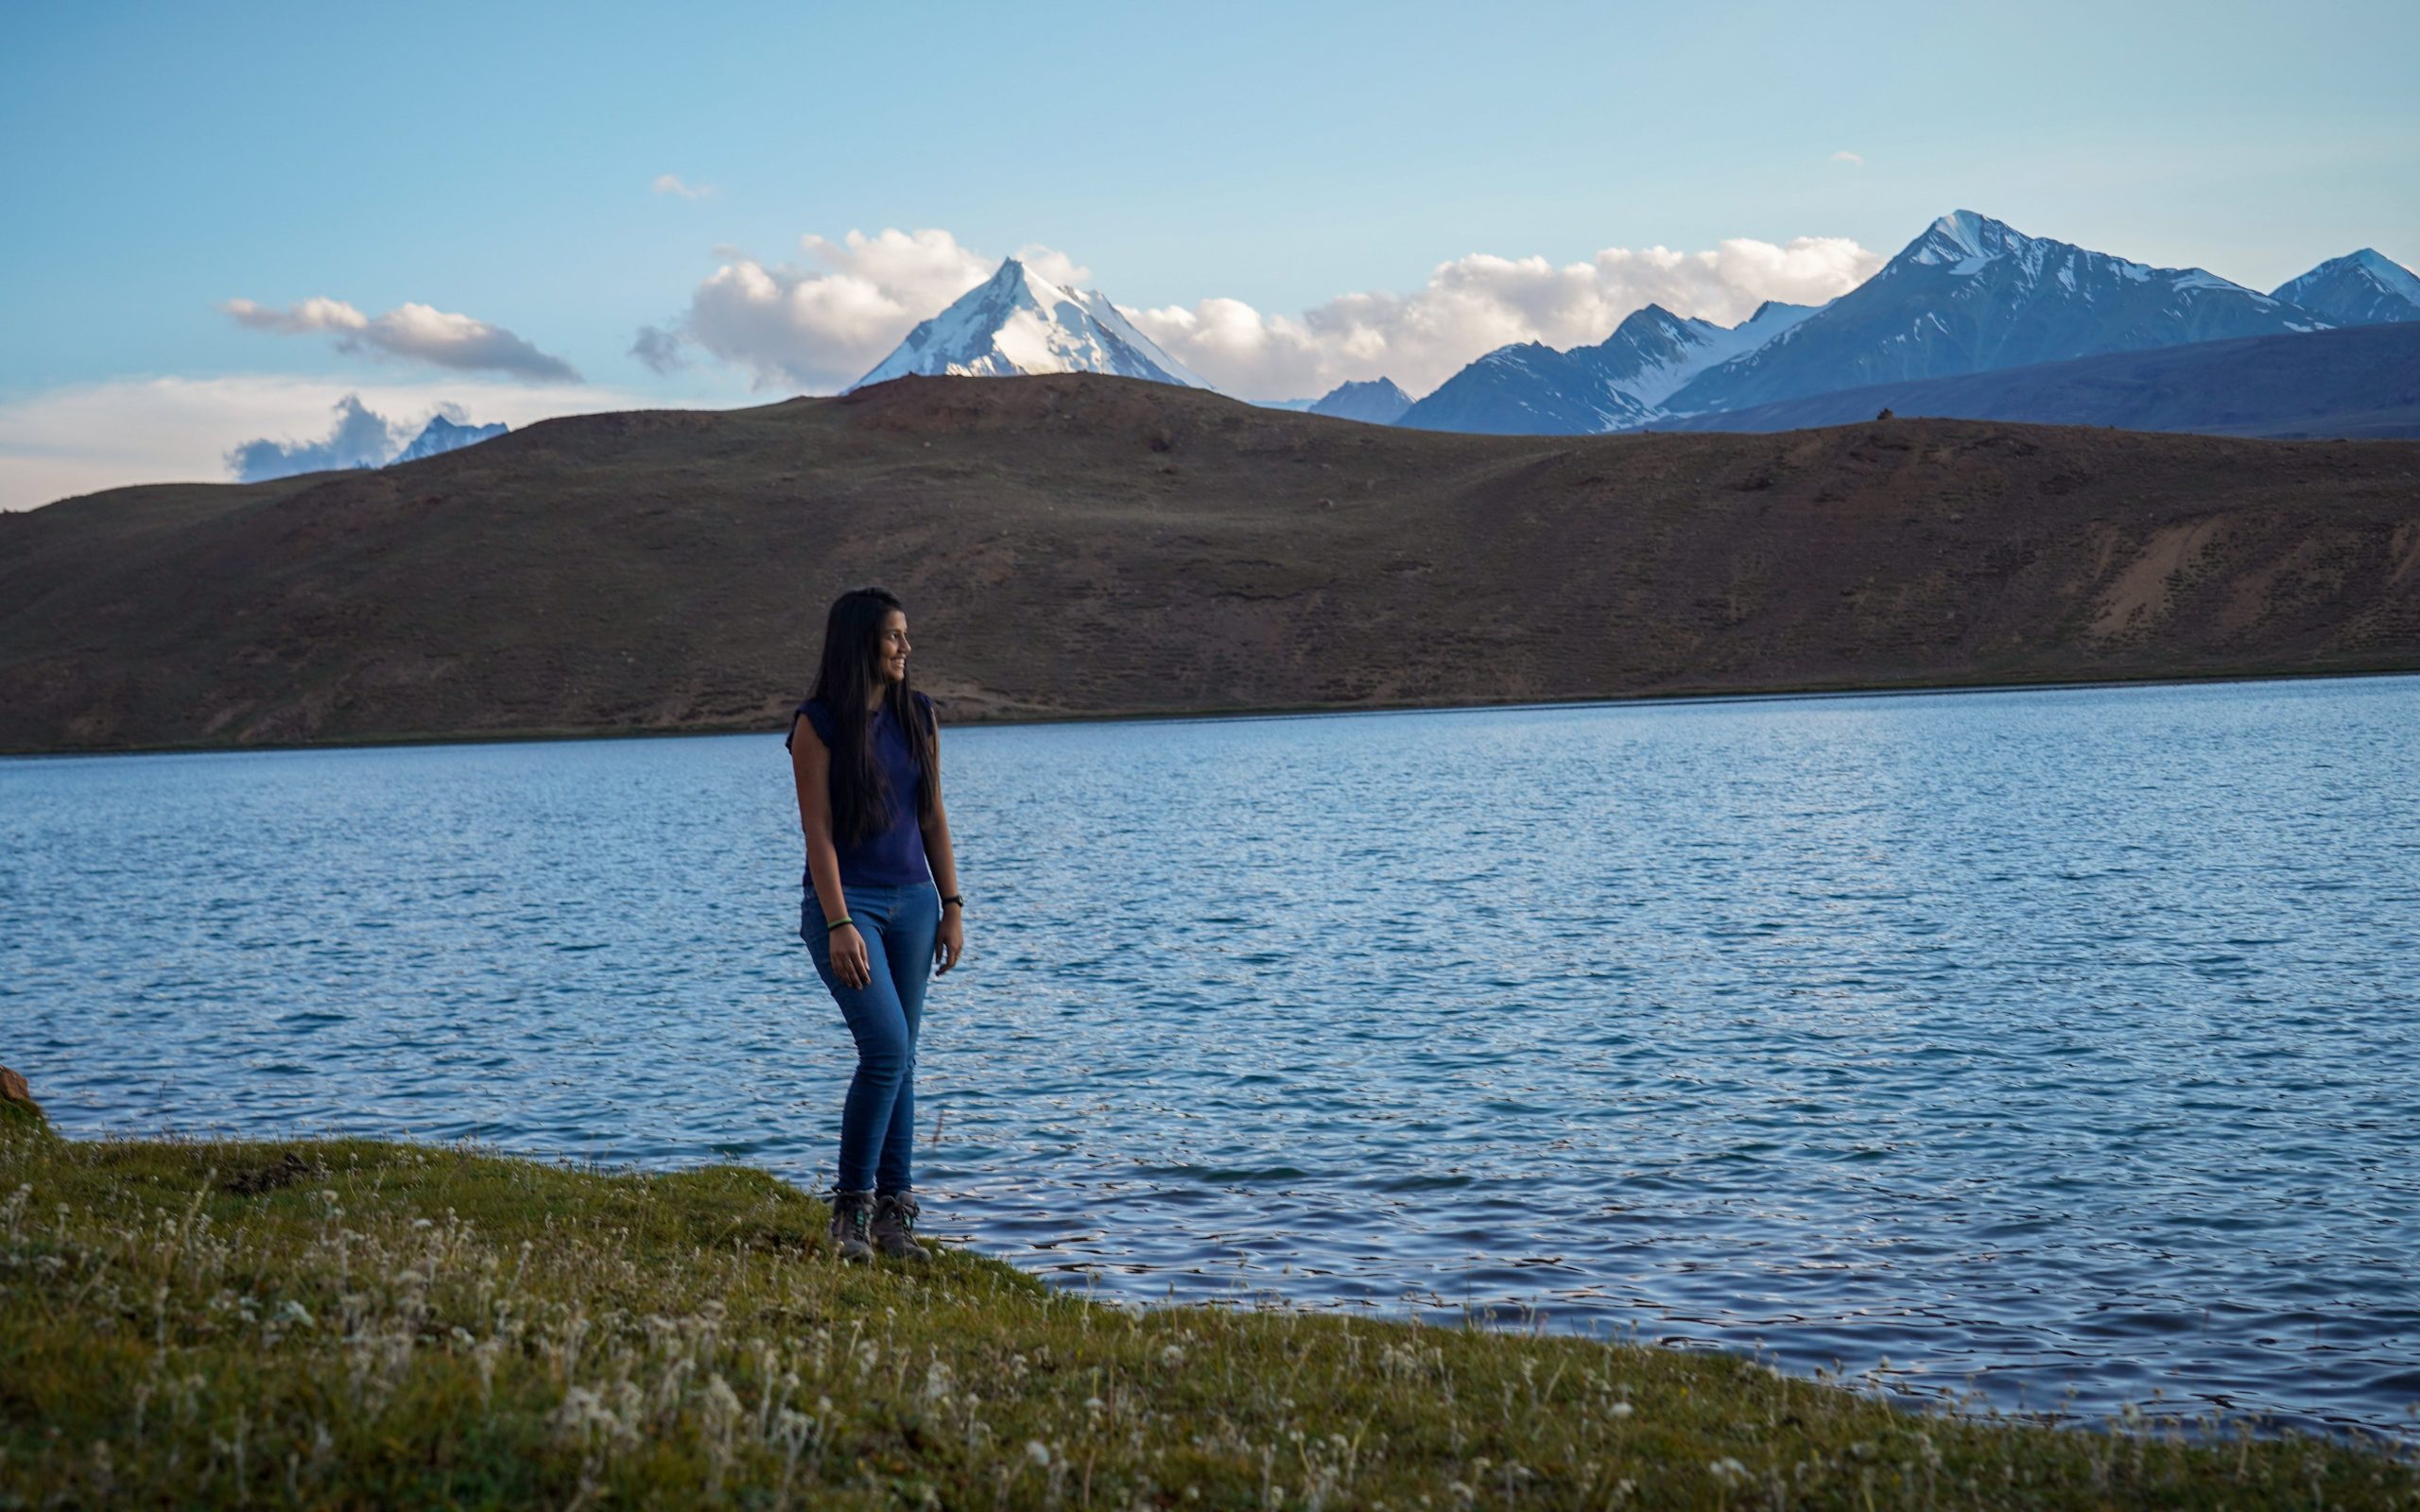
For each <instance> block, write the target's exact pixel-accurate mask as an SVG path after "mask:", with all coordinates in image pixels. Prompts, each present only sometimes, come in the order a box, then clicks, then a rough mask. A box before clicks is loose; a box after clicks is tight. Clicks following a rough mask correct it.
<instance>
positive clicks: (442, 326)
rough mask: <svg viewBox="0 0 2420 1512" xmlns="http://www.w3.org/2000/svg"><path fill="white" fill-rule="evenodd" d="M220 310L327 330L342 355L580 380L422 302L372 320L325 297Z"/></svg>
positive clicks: (508, 336) (284, 331)
mask: <svg viewBox="0 0 2420 1512" xmlns="http://www.w3.org/2000/svg"><path fill="white" fill-rule="evenodd" d="M219 308H221V309H223V310H225V311H226V312H227V314H228V316H229V317H230V318H233V320H234V322H235V323H236V324H237V325H240V326H243V327H245V328H246V329H248V330H252V331H268V332H272V333H274V334H276V335H312V334H315V333H325V334H328V335H334V336H336V338H337V351H339V352H377V353H381V354H383V355H386V356H390V357H402V358H406V359H408V360H410V361H414V362H425V363H429V364H431V365H433V366H435V367H439V368H452V369H456V370H458V371H461V372H500V373H504V374H507V375H509V376H510V377H515V378H520V379H523V380H526V381H527V382H531V383H566V384H576V383H578V382H579V381H580V380H579V373H577V372H575V371H574V370H573V369H572V366H571V364H570V363H567V362H565V361H563V360H562V358H561V357H553V356H548V355H547V354H546V353H545V352H541V351H539V350H538V349H537V348H536V347H533V346H531V345H530V344H529V343H528V342H527V341H524V340H523V339H521V337H519V336H517V335H513V334H512V333H511V332H510V331H507V330H506V329H504V327H502V326H499V325H490V324H489V323H488V322H487V321H485V320H476V319H473V318H471V317H469V316H467V315H451V314H448V313H447V312H445V311H443V310H438V309H432V308H430V307H429V306H428V305H425V304H399V305H397V306H395V307H394V308H393V309H391V310H389V311H388V312H387V313H386V314H384V315H382V316H379V317H377V318H374V319H373V318H371V317H369V316H366V315H364V314H362V313H361V312H360V311H359V310H356V309H354V307H353V306H352V305H350V304H347V303H345V302H344V301H342V300H330V299H309V300H304V301H302V303H300V304H297V305H295V306H293V307H292V308H291V309H285V310H279V309H272V308H270V307H268V306H267V305H261V304H255V303H253V302H252V301H250V300H229V301H227V302H226V303H225V304H223V305H221V306H219Z"/></svg>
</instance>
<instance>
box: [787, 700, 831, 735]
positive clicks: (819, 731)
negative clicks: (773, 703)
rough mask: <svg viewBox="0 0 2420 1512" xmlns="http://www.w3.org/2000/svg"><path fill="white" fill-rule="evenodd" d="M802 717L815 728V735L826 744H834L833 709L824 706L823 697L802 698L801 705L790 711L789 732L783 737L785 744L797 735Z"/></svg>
mask: <svg viewBox="0 0 2420 1512" xmlns="http://www.w3.org/2000/svg"><path fill="white" fill-rule="evenodd" d="M801 719H804V720H805V721H806V722H807V724H808V725H810V726H812V727H813V728H814V730H815V737H816V738H817V739H818V740H821V742H823V744H824V745H826V746H829V745H831V744H832V737H833V734H834V730H833V726H832V711H831V710H830V709H828V708H826V707H824V703H823V700H822V699H821V698H813V697H810V698H804V699H801V700H800V702H799V706H798V707H797V708H796V709H793V710H791V711H790V728H789V733H788V734H787V735H786V736H784V737H783V740H782V744H783V745H785V746H787V745H788V744H789V743H790V742H791V740H793V739H795V738H796V737H797V734H798V722H799V721H800V720H801Z"/></svg>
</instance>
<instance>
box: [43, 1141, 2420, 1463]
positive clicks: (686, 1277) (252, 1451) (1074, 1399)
mask: <svg viewBox="0 0 2420 1512" xmlns="http://www.w3.org/2000/svg"><path fill="white" fill-rule="evenodd" d="M824 1216H825V1214H824V1210H823V1209H822V1207H821V1205H820V1204H818V1203H816V1202H814V1201H812V1200H810V1199H809V1198H807V1197H806V1196H804V1194H801V1193H799V1192H798V1191H797V1190H795V1189H794V1188H791V1187H789V1186H787V1185H785V1184H784V1183H782V1182H780V1181H777V1180H775V1179H774V1178H772V1177H769V1176H766V1175H764V1174H762V1173H760V1172H755V1171H749V1170H741V1169H735V1168H731V1167H715V1168H712V1169H706V1170H698V1171H689V1172H683V1173H680V1174H677V1175H662V1176H648V1175H614V1174H599V1173H596V1172H591V1171H585V1170H578V1169H572V1168H567V1167H563V1166H559V1165H548V1164H544V1163H542V1162H536V1161H530V1160H509V1159H500V1158H497V1157H494V1156H491V1155H486V1154H480V1153H475V1152H471V1151H467V1150H461V1149H455V1148H446V1147H439V1148H423V1147H414V1146H409V1145H397V1144H384V1143H366V1142H358V1141H345V1142H327V1143H286V1144H223V1143H185V1142H177V1141H130V1142H114V1141H112V1142H99V1143H86V1142H77V1141H67V1140H61V1139H57V1138H55V1137H52V1136H50V1135H49V1134H47V1133H43V1132H41V1131H39V1130H34V1129H29V1128H26V1127H23V1126H17V1125H0V1506H9V1507H13V1506H26V1507H37V1506H90V1507H111V1508H115V1507H137V1506H176V1507H194V1506H248V1507H285V1506H347V1507H420V1506H498V1507H520V1506H541V1505H543V1506H550V1507H565V1506H577V1507H581V1508H590V1507H603V1506H657V1507H687V1506H733V1507H780V1506H798V1507H873V1506H908V1507H915V1506H927V1505H941V1506H949V1507H976V1508H992V1507H1028V1506H1041V1507H1065V1508H1071V1509H1074V1508H1103V1509H1108V1508H1120V1507H1129V1506H1137V1505H1142V1506H1174V1507H1279V1506H1284V1507H1300V1508H1309V1507H1346V1506H1352V1507H1365V1506H1366V1507H1379V1506H1386V1507H1395V1508H1419V1507H1427V1508H1435V1509H1459V1508H1463V1507H1470V1506H1486V1507H1525V1508H1526V1507H1541V1508H1543V1507H1592V1508H1594V1507H1611V1506H1625V1505H1630V1506H1681V1507H1708V1508H1725V1509H1728V1508H1745V1507H1762V1506H1789V1507H1823V1506H1837V1507H1848V1508H1858V1509H1863V1508H1868V1507H1872V1508H1877V1509H1878V1508H1885V1507H1936V1506H1937V1507H1943V1508H1949V1507H1969V1506H1981V1507H2042V1506H2053V1507H2055V1506H2089V1507H2098V1506H2174V1507H2207V1506H2281V1507H2284V1506H2292V1507H2313V1506H2347V1505H2356V1506H2420V1467H2415V1465H2414V1463H2413V1460H2412V1457H2411V1453H2410V1452H2409V1451H2406V1450H2397V1449H2394V1448H2393V1447H2391V1446H2386V1445H2382V1444H2376V1443H2372V1444H2366V1445H2364V1444H2355V1443H2346V1442H2337V1441H2328V1442H2320V1441H2312V1440H2301V1439H2278V1438H2263V1437H2257V1436H2254V1435H2249V1434H2246V1433H2242V1432H2241V1431H2239V1430H2227V1431H2222V1432H2219V1433H2216V1434H2204V1435H2195V1437H2194V1438H2193V1439H2192V1440H2191V1441H2188V1440H2187V1438H2186V1437H2185V1436H2183V1435H2178V1434H2176V1433H2174V1432H2172V1431H2169V1432H2160V1431H2152V1430H2150V1429H2148V1428H2144V1429H2139V1430H2137V1431H2131V1432H2118V1433H2100V1432H2083V1431H2076V1430H2072V1429H2070V1430H2051V1429H2045V1428H2040V1427H2032V1426H2025V1425H2018V1424H2012V1423H2005V1422H1997V1421H1991V1420H1986V1419H1982V1418H1978V1417H1922V1416H1915V1415H1911V1414H1908V1413H1905V1412H1900V1411H1894V1410H1893V1409H1891V1408H1889V1407H1887V1406H1884V1405H1882V1404H1881V1403H1879V1402H1877V1401H1876V1400H1873V1399H1871V1398H1868V1397H1861V1396H1858V1395H1855V1394H1852V1393H1850V1392H1847V1391H1843V1390H1841V1389H1837V1388H1835V1387H1831V1386H1826V1385H1822V1384H1818V1383H1809V1382H1806V1381H1802V1380H1794V1379H1786V1378H1783V1377H1781V1376H1778V1375H1776V1374H1774V1373H1773V1372H1772V1371H1770V1370H1767V1369H1765V1368H1763V1367H1761V1366H1755V1365H1753V1364H1750V1363H1748V1362H1744V1361H1739V1360H1735V1359H1729V1358H1718V1357H1706V1356H1702V1355H1691V1354H1682V1353H1677V1352H1673V1351H1669V1350H1659V1349H1642V1348H1633V1347H1625V1346H1612V1345H1606V1344H1602V1343H1597V1342H1591V1341H1588V1340H1582V1339H1575V1338H1561V1337H1539V1336H1530V1335H1523V1334H1513V1333H1505V1332H1488V1331H1480V1330H1466V1329H1460V1328H1454V1329H1439V1328H1435V1327H1426V1328H1424V1327H1417V1326H1414V1325H1410V1324H1392V1323H1375V1322H1372V1321H1369V1320H1366V1319H1351V1318H1344V1317H1338V1316H1332V1315H1325V1314H1304V1313H1297V1312H1288V1311H1253V1310H1249V1309H1230V1308H1200V1307H1188V1308H1167V1309H1151V1310H1142V1311H1137V1310H1132V1309H1127V1308H1121V1307H1113V1306H1106V1305H1098V1304H1094V1303H1088V1302H1086V1301H1083V1300H1081V1299H1080V1298H1077V1297H1069V1296H1066V1295H1064V1294H1060V1293H1054V1292H1052V1291H1049V1290H1047V1289H1046V1288H1044V1287H1043V1286H1041V1285H1039V1284H1038V1283H1036V1282H1035V1281H1034V1280H1031V1279H1030V1278H1029V1277H1026V1276H1024V1275H1022V1274H1020V1273H1018V1272H1017V1271H1015V1270H1013V1269H1011V1268H1010V1267H1009V1266H1007V1265H1004V1264H1000V1263H996V1262H992V1261H985V1260H981V1259H977V1258H975V1257H972V1256H968V1255H963V1254H950V1255H945V1256H943V1257H942V1258H941V1259H940V1260H938V1261H936V1262H935V1263H932V1264H930V1265H928V1266H924V1267H917V1268H909V1267H904V1266H898V1265H892V1264H888V1263H886V1264H883V1265H880V1266H875V1267H866V1266H862V1265H848V1264H843V1263H840V1262H838V1261H837V1260H836V1259H835V1258H834V1257H833V1256H832V1255H831V1254H830V1252H829V1251H828V1250H827V1249H826V1247H825V1246H824V1244H823V1242H822V1239H821V1229H822V1226H823V1219H824Z"/></svg>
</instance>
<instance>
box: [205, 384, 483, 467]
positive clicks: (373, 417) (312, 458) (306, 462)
mask: <svg viewBox="0 0 2420 1512" xmlns="http://www.w3.org/2000/svg"><path fill="white" fill-rule="evenodd" d="M448 418H449V419H451V418H453V417H450V416H449V417H448ZM403 431H404V427H403V425H402V424H400V423H399V422H397V421H390V420H389V419H388V418H387V417H385V416H384V415H381V414H379V413H377V412H376V411H375V410H372V408H371V407H370V406H369V405H367V404H363V403H362V402H361V396H360V395H359V394H347V395H345V396H344V397H343V398H342V399H339V400H337V420H336V424H335V426H334V427H333V428H331V429H330V430H329V432H328V434H327V435H325V436H323V437H320V438H318V439H316V440H302V441H280V440H274V439H271V438H268V437H266V436H264V437H261V438H257V439H255V440H250V441H246V442H244V443H243V444H242V445H240V446H237V447H235V448H234V449H233V450H232V451H230V452H229V453H228V454H227V471H228V472H232V473H233V474H234V476H235V479H236V481H237V482H239V483H258V482H260V481H261V480H262V479H264V478H284V477H292V476H293V475H294V474H295V473H297V472H326V471H328V470H329V469H331V468H351V467H384V466H385V465H386V464H387V461H388V459H389V457H392V456H393V455H395V453H396V452H397V450H399V449H400V448H401V447H402V446H403V445H404V444H405V443H406V440H408V437H407V436H406V435H404V434H402V433H403Z"/></svg>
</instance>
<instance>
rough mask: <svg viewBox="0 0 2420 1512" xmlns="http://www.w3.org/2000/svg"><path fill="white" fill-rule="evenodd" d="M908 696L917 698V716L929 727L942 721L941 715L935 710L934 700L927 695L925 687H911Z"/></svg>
mask: <svg viewBox="0 0 2420 1512" xmlns="http://www.w3.org/2000/svg"><path fill="white" fill-rule="evenodd" d="M908 696H910V697H912V698H914V699H915V700H916V717H917V718H919V719H921V720H923V721H924V722H925V727H926V728H927V729H930V728H932V727H935V726H937V725H939V724H940V723H941V715H939V714H938V713H934V712H933V700H932V699H931V698H930V697H928V696H926V695H925V691H924V690H923V689H921V688H914V689H910V690H909V691H908Z"/></svg>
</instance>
